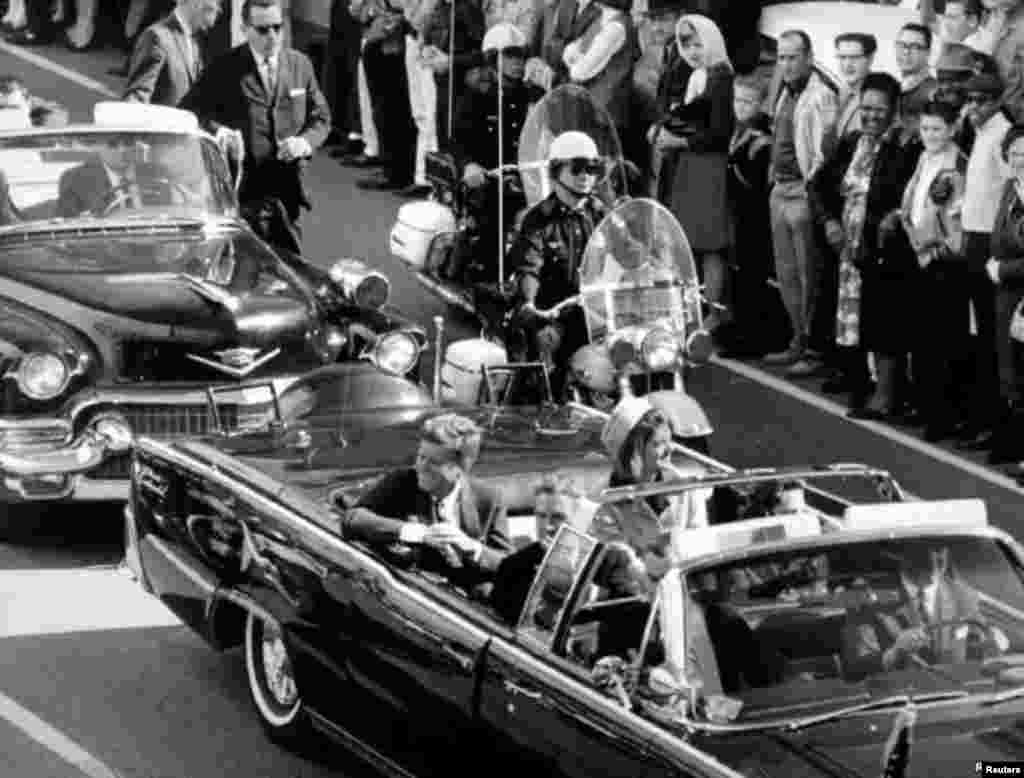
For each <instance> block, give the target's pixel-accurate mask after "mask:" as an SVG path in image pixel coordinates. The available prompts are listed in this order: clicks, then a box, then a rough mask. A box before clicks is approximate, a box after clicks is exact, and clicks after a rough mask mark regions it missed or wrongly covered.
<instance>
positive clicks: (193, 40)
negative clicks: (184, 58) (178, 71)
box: [188, 35, 203, 78]
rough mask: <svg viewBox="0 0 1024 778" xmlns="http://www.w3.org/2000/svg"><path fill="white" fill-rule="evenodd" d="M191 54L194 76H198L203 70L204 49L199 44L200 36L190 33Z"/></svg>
mask: <svg viewBox="0 0 1024 778" xmlns="http://www.w3.org/2000/svg"><path fill="white" fill-rule="evenodd" d="M188 44H189V54H190V55H191V56H192V77H193V78H198V77H199V74H200V73H202V72H203V53H202V52H203V49H202V47H201V46H200V45H199V38H197V37H196V36H195V35H190V36H189V39H188Z"/></svg>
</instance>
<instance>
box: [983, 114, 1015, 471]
mask: <svg viewBox="0 0 1024 778" xmlns="http://www.w3.org/2000/svg"><path fill="white" fill-rule="evenodd" d="M1003 159H1004V160H1005V161H1006V163H1007V164H1008V165H1009V166H1010V171H1011V172H1012V174H1013V177H1012V178H1010V180H1009V181H1007V182H1006V187H1005V189H1003V197H1002V200H1000V202H999V210H998V211H997V212H996V223H995V226H994V227H993V228H992V259H990V260H989V261H988V264H987V265H986V266H985V270H986V271H987V272H988V275H989V278H991V279H992V283H994V284H995V285H996V359H997V362H998V365H999V393H1000V396H1001V397H1002V399H1003V402H1005V403H1006V404H1007V405H1008V406H1009V407H1010V409H1011V412H1012V415H1011V422H1010V423H1009V424H1006V425H1003V427H1002V428H1001V429H1000V430H999V431H998V432H997V433H996V437H995V440H994V441H993V443H992V449H991V451H990V454H989V461H990V463H992V464H1005V463H1007V462H1014V461H1019V460H1021V459H1024V438H1022V437H1021V436H1022V435H1024V392H1022V387H1021V379H1022V378H1024V368H1022V366H1021V363H1020V359H1021V354H1020V350H1021V344H1020V342H1019V341H1018V340H1016V339H1014V338H1012V337H1011V336H1010V322H1011V321H1012V320H1013V312H1014V311H1015V310H1016V309H1017V305H1018V304H1019V303H1020V301H1021V299H1024V125H1020V124H1018V125H1016V126H1015V127H1013V128H1011V129H1010V131H1009V132H1007V133H1006V138H1005V139H1004V140H1003ZM1020 472H1024V470H1021V471H1020Z"/></svg>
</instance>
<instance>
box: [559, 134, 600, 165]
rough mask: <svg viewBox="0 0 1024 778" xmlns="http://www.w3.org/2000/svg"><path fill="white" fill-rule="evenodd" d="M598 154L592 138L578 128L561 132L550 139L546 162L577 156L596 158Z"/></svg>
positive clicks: (566, 159)
mask: <svg viewBox="0 0 1024 778" xmlns="http://www.w3.org/2000/svg"><path fill="white" fill-rule="evenodd" d="M599 156H600V154H599V153H598V151H597V144H596V143H594V140H593V138H591V137H590V136H589V135H587V134H586V133H585V132H580V131H579V130H570V131H569V132H563V133H562V134H561V135H559V136H558V137H557V138H555V139H554V141H552V143H551V148H549V149H548V162H562V161H568V160H570V159H576V158H578V157H583V158H585V159H597V158H598V157H599Z"/></svg>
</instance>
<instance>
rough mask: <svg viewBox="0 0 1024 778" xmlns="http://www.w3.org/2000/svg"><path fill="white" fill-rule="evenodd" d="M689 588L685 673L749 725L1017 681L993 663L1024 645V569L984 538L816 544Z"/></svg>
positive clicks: (690, 577) (727, 570)
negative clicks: (736, 703) (1000, 674)
mask: <svg viewBox="0 0 1024 778" xmlns="http://www.w3.org/2000/svg"><path fill="white" fill-rule="evenodd" d="M675 574H677V575H682V573H675ZM684 585H685V590H686V592H687V593H688V596H687V597H686V598H685V600H684V603H685V604H684V605H683V607H684V608H685V609H686V614H685V617H683V618H682V619H679V620H674V623H677V624H680V625H685V626H683V627H681V628H682V630H683V631H684V633H685V642H686V650H687V652H688V656H689V657H696V658H697V659H696V660H695V661H693V662H689V663H688V668H687V675H688V677H691V678H692V677H694V676H695V677H697V678H699V680H700V683H701V684H703V688H704V691H705V694H707V695H712V694H716V693H717V694H725V695H728V696H731V697H734V698H738V699H739V700H741V701H742V702H743V712H742V714H741V721H743V720H745V721H748V722H749V721H752V720H753V721H757V720H759V719H765V718H771V719H775V718H778V717H788V718H792V717H793V716H795V715H806V714H808V713H813V712H820V711H821V707H820V706H823V705H824V706H830V705H831V706H833V707H835V706H839V707H841V706H843V705H850V704H856V703H862V702H864V701H866V700H871V699H873V698H876V697H882V696H889V695H893V694H901V693H908V694H914V693H917V692H920V691H922V690H925V691H928V692H941V691H965V690H966V691H994V690H997V689H1001V688H1005V687H1003V686H1001V685H1000V684H1001V683H1006V680H1005V679H1002V680H1001V679H1000V678H997V677H996V673H994V672H991V667H989V668H983V663H985V662H989V663H990V665H991V660H993V659H995V658H997V657H1002V658H1004V659H1009V658H1010V656H1009V655H1015V654H1019V653H1021V652H1024V579H1022V576H1021V568H1020V565H1019V563H1018V562H1017V561H1016V560H1015V559H1014V557H1013V556H1012V553H1011V552H1010V550H1009V549H1008V548H1006V547H1005V546H1003V545H1002V544H1001V542H999V541H997V540H995V539H991V538H986V537H976V536H968V535H936V536H931V537H916V538H902V539H900V538H896V539H886V540H873V541H870V542H868V541H858V542H853V543H849V542H846V543H843V542H840V543H838V544H837V543H833V544H831V545H824V544H821V545H817V544H816V545H814V546H811V547H804V548H801V549H800V550H792V551H787V552H784V553H779V552H776V553H771V554H765V555H762V556H752V557H751V556H748V557H747V558H745V559H744V560H742V561H740V562H730V563H727V564H720V565H717V566H714V567H707V568H704V569H701V570H699V571H696V572H689V573H686V574H685V584H684ZM709 649H710V650H709ZM1018 679H1019V676H1018ZM815 706H817V708H816V707H815Z"/></svg>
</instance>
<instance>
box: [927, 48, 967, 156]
mask: <svg viewBox="0 0 1024 778" xmlns="http://www.w3.org/2000/svg"><path fill="white" fill-rule="evenodd" d="M976 58H977V54H976V52H975V51H974V50H973V49H971V48H970V47H968V46H966V45H964V44H963V43H948V44H946V46H945V47H944V48H943V50H942V54H941V55H940V56H939V58H938V61H937V62H936V63H935V77H936V81H937V82H938V85H937V86H936V88H935V99H936V100H938V101H939V102H943V103H947V104H948V105H951V106H952V107H953V108H954V109H955V110H956V113H957V115H958V116H960V117H961V118H960V119H959V120H958V121H957V131H956V144H957V146H959V147H960V150H961V151H962V152H963V153H964V154H970V153H971V146H972V145H973V144H974V127H973V126H971V123H970V122H969V121H967V120H966V118H964V117H963V115H962V113H963V107H964V104H965V103H966V102H967V93H966V92H965V91H964V84H965V83H966V82H967V79H969V78H970V77H971V76H973V75H974V73H975V68H976Z"/></svg>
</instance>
